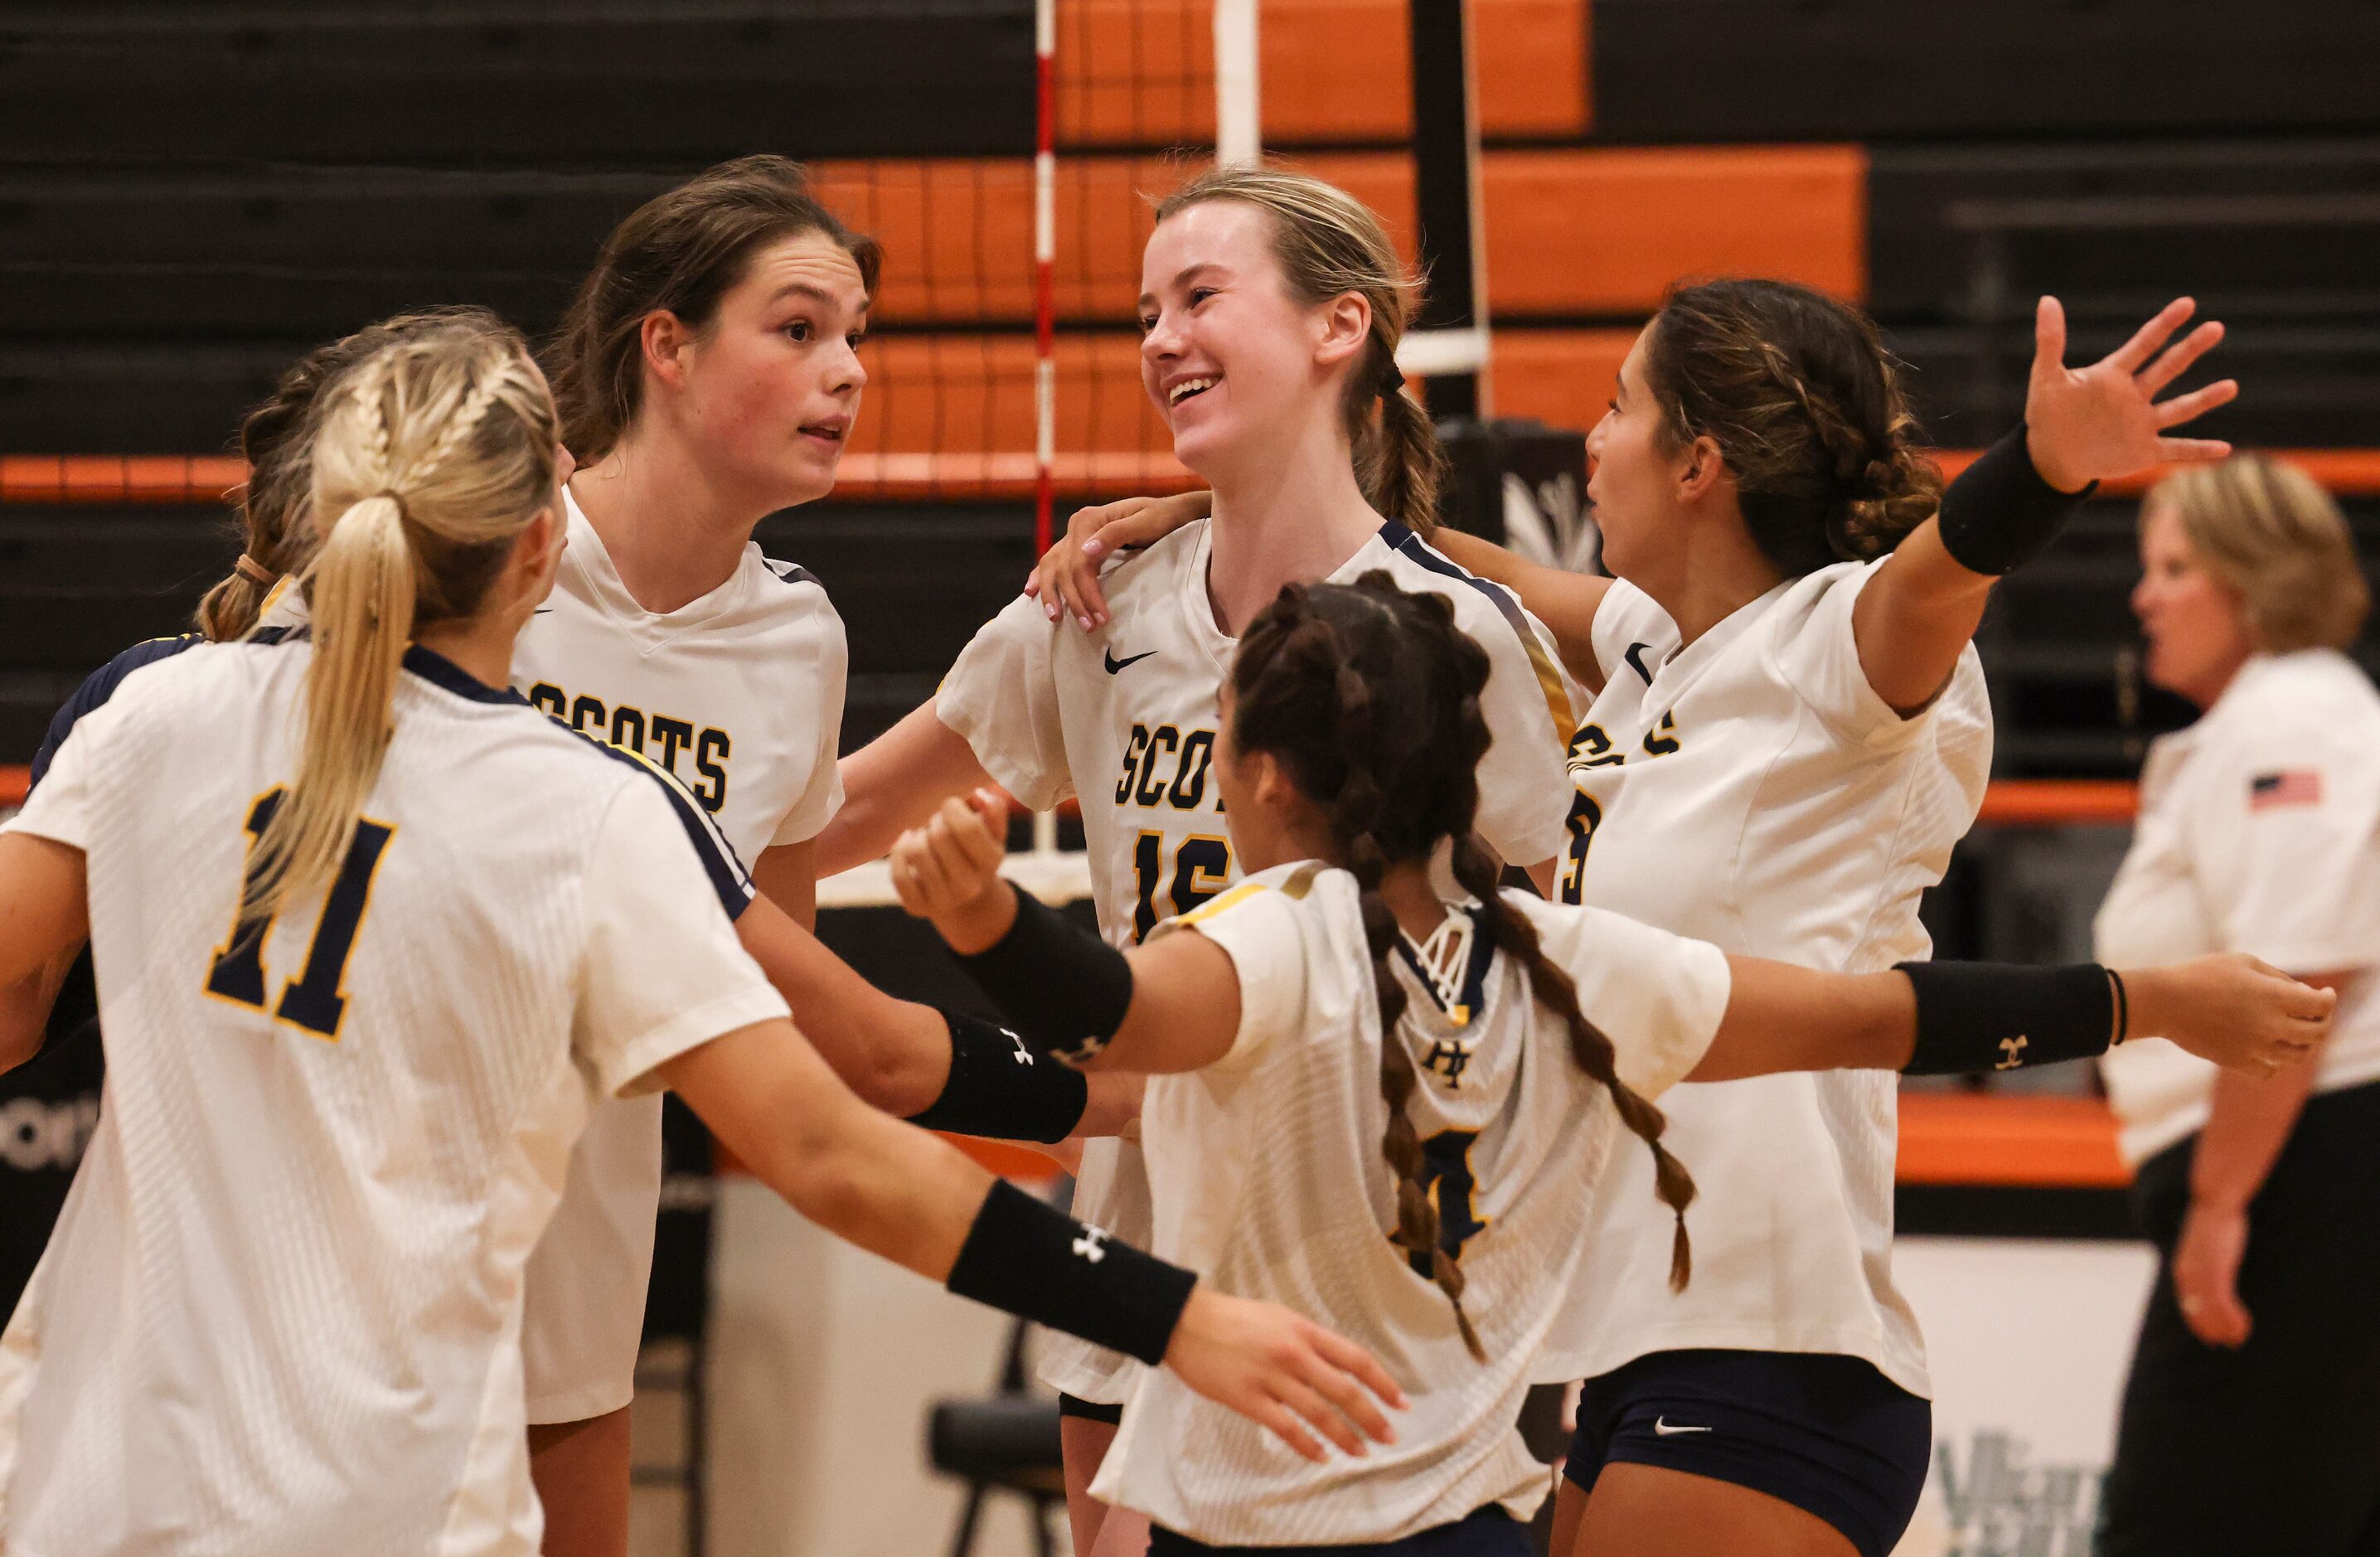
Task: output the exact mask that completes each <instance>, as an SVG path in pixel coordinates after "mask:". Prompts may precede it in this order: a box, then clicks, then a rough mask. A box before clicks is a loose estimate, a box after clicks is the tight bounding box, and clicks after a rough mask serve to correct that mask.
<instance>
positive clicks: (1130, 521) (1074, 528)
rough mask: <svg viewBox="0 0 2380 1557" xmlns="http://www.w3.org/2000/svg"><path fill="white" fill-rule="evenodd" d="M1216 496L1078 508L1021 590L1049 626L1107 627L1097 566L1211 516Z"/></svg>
mask: <svg viewBox="0 0 2380 1557" xmlns="http://www.w3.org/2000/svg"><path fill="white" fill-rule="evenodd" d="M1214 508H1215V494H1214V493H1211V492H1208V491H1207V490H1206V489H1205V488H1203V487H1202V488H1200V489H1199V490H1198V491H1196V492H1185V493H1176V494H1175V495H1174V496H1172V497H1127V498H1123V499H1122V500H1120V501H1118V502H1114V503H1102V504H1099V505H1097V506H1096V507H1090V508H1077V509H1075V517H1073V518H1071V519H1069V520H1067V521H1066V533H1065V534H1064V535H1062V536H1060V537H1059V538H1058V539H1057V540H1056V541H1052V542H1051V543H1050V549H1049V550H1048V551H1047V552H1044V553H1041V560H1040V561H1039V562H1038V563H1036V564H1035V565H1034V566H1033V573H1032V576H1031V577H1030V578H1026V580H1025V592H1026V594H1027V595H1030V596H1033V597H1034V598H1036V599H1038V600H1039V601H1040V602H1041V608H1042V614H1044V615H1046V616H1048V617H1049V618H1050V620H1051V621H1052V622H1055V621H1056V620H1058V618H1059V617H1060V616H1064V617H1066V618H1067V619H1068V620H1070V621H1072V622H1073V623H1074V624H1075V626H1077V627H1080V628H1081V629H1082V630H1083V631H1085V632H1091V631H1095V630H1096V629H1098V628H1100V627H1104V626H1107V625H1108V600H1107V595H1106V594H1105V593H1104V592H1103V591H1102V590H1100V589H1099V568H1100V566H1101V565H1103V564H1104V563H1105V562H1106V561H1107V560H1108V559H1109V558H1110V557H1112V556H1114V555H1115V554H1116V553H1118V552H1125V551H1130V550H1131V549H1132V548H1134V547H1135V546H1147V545H1150V544H1152V543H1153V542H1156V541H1162V540H1163V539H1165V537H1167V536H1169V535H1171V534H1172V533H1173V532H1174V531H1175V530H1177V529H1181V528H1182V527H1183V526H1184V525H1186V524H1189V523H1191V522H1192V521H1193V520H1196V519H1203V518H1205V517H1207V516H1208V515H1209V514H1211V513H1213V512H1214Z"/></svg>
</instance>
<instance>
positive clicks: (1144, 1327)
mask: <svg viewBox="0 0 2380 1557" xmlns="http://www.w3.org/2000/svg"><path fill="white" fill-rule="evenodd" d="M1197 1283H1198V1277H1197V1275H1196V1272H1194V1271H1185V1270H1184V1269H1183V1268H1182V1267H1181V1266H1179V1265H1171V1264H1168V1263H1167V1262H1165V1261H1164V1260H1162V1259H1158V1258H1157V1257H1156V1256H1154V1255H1150V1254H1144V1253H1142V1252H1141V1251H1140V1250H1139V1249H1136V1248H1135V1247H1132V1246H1131V1245H1130V1244H1120V1243H1117V1242H1116V1241H1115V1240H1114V1239H1112V1238H1111V1237H1109V1236H1108V1235H1107V1234H1105V1233H1103V1232H1101V1231H1100V1230H1099V1228H1096V1227H1086V1226H1085V1225H1083V1223H1081V1222H1076V1221H1075V1219H1074V1218H1073V1217H1071V1216H1068V1215H1066V1214H1065V1213H1063V1212H1062V1211H1057V1210H1051V1209H1050V1207H1048V1206H1045V1205H1043V1204H1042V1203H1041V1202H1040V1201H1038V1200H1037V1199H1035V1198H1033V1197H1032V1196H1030V1195H1027V1194H1026V1193H1025V1191H1023V1190H1022V1189H1019V1188H1017V1187H1016V1186H1014V1185H1013V1184H1011V1183H1009V1182H1008V1181H1007V1180H1006V1179H1002V1180H1000V1181H999V1182H998V1183H996V1184H994V1185H993V1186H991V1193H990V1194H989V1195H987V1196H985V1197H984V1198H983V1209H982V1210H979V1211H977V1212H976V1217H975V1225H974V1226H973V1227H971V1228H969V1229H968V1230H967V1236H966V1242H965V1244H963V1245H961V1246H960V1247H959V1258H958V1261H957V1263H955V1264H953V1266H952V1267H951V1279H950V1282H949V1283H948V1284H949V1286H950V1289H951V1290H952V1291H953V1292H954V1293H957V1294H958V1295H960V1296H961V1297H972V1298H974V1299H975V1300H976V1301H977V1302H978V1303H988V1304H990V1305H991V1307H993V1308H1000V1309H1004V1310H1005V1311H1007V1312H1009V1313H1012V1314H1014V1315H1016V1316H1018V1317H1019V1318H1021V1319H1028V1320H1032V1321H1033V1322H1034V1323H1036V1324H1042V1325H1048V1326H1049V1327H1050V1329H1052V1330H1062V1331H1064V1332H1066V1333H1067V1334H1069V1335H1079V1336H1081V1337H1082V1338H1083V1339H1084V1340H1086V1341H1088V1342H1090V1343H1091V1344H1094V1345H1099V1346H1105V1347H1107V1348H1109V1349H1110V1350H1111V1351H1118V1352H1122V1353H1123V1354H1124V1355H1125V1356H1135V1357H1138V1358H1139V1359H1140V1360H1141V1361H1143V1362H1145V1363H1147V1364H1148V1365H1149V1366H1150V1367H1152V1368H1154V1367H1156V1366H1157V1365H1158V1364H1160V1363H1162V1362H1163V1361H1164V1360H1165V1348H1166V1347H1167V1346H1168V1345H1170V1344H1172V1340H1173V1327H1174V1326H1175V1325H1176V1324H1178V1323H1179V1322H1181V1319H1182V1310H1183V1308H1184V1306H1186V1305H1187V1304H1188V1303H1189V1301H1190V1289H1191V1288H1192V1287H1194V1286H1196V1284H1197Z"/></svg>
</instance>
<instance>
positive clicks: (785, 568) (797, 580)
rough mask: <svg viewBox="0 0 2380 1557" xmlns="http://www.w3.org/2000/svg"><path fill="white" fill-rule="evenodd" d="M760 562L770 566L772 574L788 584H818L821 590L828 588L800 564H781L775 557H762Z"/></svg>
mask: <svg viewBox="0 0 2380 1557" xmlns="http://www.w3.org/2000/svg"><path fill="white" fill-rule="evenodd" d="M760 560H761V561H762V562H764V563H766V564H768V566H769V571H770V572H771V573H773V574H775V575H776V576H777V577H778V578H782V579H783V580H784V581H785V582H786V583H788V584H817V585H818V587H819V588H820V589H821V590H823V589H825V588H826V585H825V584H824V583H822V582H820V578H819V576H818V575H817V574H815V573H812V572H811V571H810V570H809V569H808V568H807V567H804V566H802V565H801V564H799V563H796V562H779V561H778V560H777V559H776V558H774V557H762V558H761V559H760Z"/></svg>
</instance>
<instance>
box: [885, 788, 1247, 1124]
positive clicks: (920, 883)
mask: <svg viewBox="0 0 2380 1557" xmlns="http://www.w3.org/2000/svg"><path fill="white" fill-rule="evenodd" d="M1001 804H1002V802H1001V801H1000V799H999V797H997V796H996V795H992V794H990V793H988V792H978V793H977V794H976V795H973V796H970V797H967V798H966V799H965V800H948V801H945V802H943V804H942V806H941V809H940V810H938V811H936V812H935V813H934V815H933V817H932V819H931V820H930V821H928V822H927V823H926V825H925V826H923V827H918V828H915V829H912V830H911V831H910V832H908V833H905V834H904V835H903V836H902V838H901V841H900V842H899V843H898V844H896V845H894V846H893V850H892V885H893V890H894V891H896V892H897V893H899V894H900V896H901V906H903V907H905V908H906V909H908V910H909V911H910V912H911V913H913V914H916V915H917V916H918V917H919V918H924V919H927V920H929V921H930V922H931V923H932V924H933V926H934V928H935V930H936V931H939V932H940V933H941V937H942V939H943V940H944V941H945V942H947V943H949V944H950V947H951V949H952V950H953V951H954V952H956V953H958V954H959V955H961V956H974V955H978V954H980V953H982V952H985V951H988V950H990V948H991V947H992V946H994V945H997V944H998V943H1001V942H1002V941H1003V940H1005V939H1006V938H1007V936H1008V935H1009V932H1010V931H1011V930H1013V929H1014V926H1015V923H1016V919H1017V915H1018V913H1019V912H1020V910H1022V909H1023V908H1024V906H1025V905H1024V900H1023V899H1022V898H1021V897H1020V896H1019V894H1018V893H1017V890H1016V888H1014V886H1012V885H1010V884H1009V883H1008V882H1006V881H1003V880H1002V878H1001V876H1000V861H1001V858H1002V854H1003V848H1002V842H1001V839H1000V835H999V833H997V832H996V831H995V830H994V828H995V825H996V822H997V821H998V820H999V819H1000V818H1001V816H1002V810H1001V809H1000V808H1001ZM1034 907H1035V908H1037V909H1038V910H1039V911H1040V912H1042V913H1047V912H1049V910H1048V909H1047V908H1044V907H1041V906H1040V905H1038V904H1036V905H1034ZM1122 956H1123V961H1124V963H1125V964H1126V965H1127V966H1128V967H1129V968H1130V970H1131V979H1130V983H1129V1001H1128V1004H1127V1006H1126V1009H1125V1011H1124V1013H1123V1020H1122V1024H1121V1025H1120V1026H1118V1027H1116V1028H1114V1030H1113V1031H1112V1033H1111V1035H1109V1036H1108V1037H1107V1039H1106V1041H1105V1042H1104V1044H1103V1045H1102V1046H1100V1047H1099V1049H1098V1051H1097V1052H1093V1053H1087V1054H1083V1055H1079V1056H1074V1055H1070V1056H1069V1058H1070V1060H1072V1061H1073V1063H1074V1064H1076V1065H1077V1066H1079V1067H1080V1068H1082V1069H1084V1070H1086V1071H1102V1070H1104V1071H1117V1072H1130V1073H1134V1074H1137V1075H1144V1076H1148V1075H1165V1074H1171V1073H1173V1072H1179V1071H1191V1070H1197V1069H1200V1068H1202V1067H1204V1066H1206V1065H1210V1064H1214V1063H1215V1062H1216V1061H1217V1060H1220V1059H1221V1058H1222V1057H1223V1056H1224V1055H1225V1054H1227V1053H1229V1052H1231V1048H1232V1041H1233V1038H1234V1036H1235V1035H1236V1034H1237V1033H1238V1032H1239V1028H1240V984H1239V975H1238V973H1237V971H1236V970H1235V969H1234V968H1233V966H1232V959H1231V958H1230V957H1229V956H1228V955H1225V954H1224V952H1223V950H1222V948H1221V947H1220V946H1217V945H1215V944H1214V943H1212V942H1210V941H1208V940H1206V939H1204V938H1203V937H1200V936H1196V935H1171V936H1166V937H1164V938H1162V939H1160V940H1158V941H1155V942H1153V943H1149V944H1146V945H1141V946H1135V947H1134V948H1133V949H1132V950H1130V951H1128V952H1125V953H1123V954H1122ZM1027 1036H1028V1039H1029V1037H1030V1035H1027ZM1095 1079H1096V1077H1095Z"/></svg>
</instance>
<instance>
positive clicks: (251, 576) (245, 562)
mask: <svg viewBox="0 0 2380 1557" xmlns="http://www.w3.org/2000/svg"><path fill="white" fill-rule="evenodd" d="M231 567H232V571H233V572H234V573H237V574H238V575H239V576H240V577H241V578H245V579H247V580H248V581H249V582H250V583H252V584H255V585H258V586H259V587H261V588H263V589H267V590H269V589H271V588H273V585H275V584H278V583H279V582H281V575H279V574H278V573H275V572H273V569H271V568H269V567H267V566H264V565H263V564H262V563H261V562H259V561H257V560H256V559H255V558H254V557H252V556H249V554H248V553H246V552H242V553H240V554H239V560H238V561H237V562H236V563H234V564H232V565H231Z"/></svg>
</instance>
